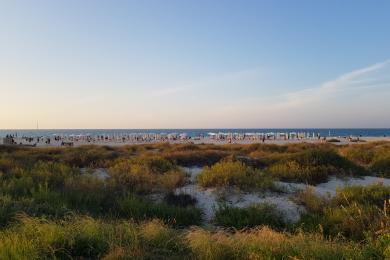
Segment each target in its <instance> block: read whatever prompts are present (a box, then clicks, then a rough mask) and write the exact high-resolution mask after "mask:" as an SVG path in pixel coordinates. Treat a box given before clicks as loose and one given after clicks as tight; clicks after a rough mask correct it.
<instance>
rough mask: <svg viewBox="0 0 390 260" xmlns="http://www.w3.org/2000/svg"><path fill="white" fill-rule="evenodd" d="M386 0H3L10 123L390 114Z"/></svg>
mask: <svg viewBox="0 0 390 260" xmlns="http://www.w3.org/2000/svg"><path fill="white" fill-rule="evenodd" d="M38 2H39V3H38ZM388 10H390V2H388V1H377V2H376V3H375V4H374V3H372V2H370V1H363V0H362V1H352V0H349V1H348V0H347V1H343V2H339V1H335V0H334V1H324V2H322V3H321V2H317V3H314V2H312V1H306V0H302V1H297V2H296V1H294V3H293V2H291V3H289V2H284V3H283V2H279V3H278V2H273V1H251V0H247V1H239V2H233V1H227V0H226V1H225V0H222V1H220V2H219V1H215V2H214V1H202V0H201V1H175V0H167V1H112V2H111V1H91V0H87V1H76V0H70V1H44V0H41V1H27V0H25V1H22V0H15V1H5V2H4V3H2V8H1V9H0V97H1V101H0V129H36V125H37V122H38V123H39V128H40V129H114V128H116V129H150V128H156V129H178V128H186V129H199V128H210V129H213V128H390V112H389V111H390V101H389V100H390V47H389V46H390V31H389V28H390V16H388V13H387V11H388Z"/></svg>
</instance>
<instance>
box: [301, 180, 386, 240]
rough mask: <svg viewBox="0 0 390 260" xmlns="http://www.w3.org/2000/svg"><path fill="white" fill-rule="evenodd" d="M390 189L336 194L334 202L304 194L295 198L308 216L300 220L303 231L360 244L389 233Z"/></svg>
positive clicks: (358, 189) (360, 189)
mask: <svg viewBox="0 0 390 260" xmlns="http://www.w3.org/2000/svg"><path fill="white" fill-rule="evenodd" d="M389 198H390V187H385V186H383V185H382V184H373V185H370V186H367V187H360V186H352V187H345V188H343V189H339V190H337V194H336V196H335V197H333V198H329V199H324V198H322V197H319V196H317V195H315V194H314V193H313V192H312V191H310V190H306V191H304V192H302V193H301V194H299V195H298V196H297V200H298V202H300V203H301V204H303V205H305V206H306V208H307V210H308V214H306V215H304V216H303V217H302V219H301V221H300V222H301V225H302V226H303V227H304V229H305V230H316V229H318V227H321V230H322V231H323V232H324V233H325V234H326V235H331V236H337V235H340V234H341V235H342V236H344V237H347V238H350V239H353V240H363V239H366V238H367V237H377V235H378V234H382V233H387V232H389V231H390V217H389V214H390V207H389V205H388V204H389V203H390V201H389Z"/></svg>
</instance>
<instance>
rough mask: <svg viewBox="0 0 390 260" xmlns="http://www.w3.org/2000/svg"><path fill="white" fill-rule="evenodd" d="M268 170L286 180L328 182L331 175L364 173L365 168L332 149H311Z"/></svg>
mask: <svg viewBox="0 0 390 260" xmlns="http://www.w3.org/2000/svg"><path fill="white" fill-rule="evenodd" d="M268 172H269V173H270V174H272V175H273V176H275V177H277V178H280V179H281V180H285V181H295V182H304V183H310V184H315V183H321V182H326V181H327V179H328V176H329V175H337V176H345V175H362V174H364V173H365V171H364V169H363V168H361V167H359V166H357V165H354V164H353V163H352V162H350V161H349V160H347V159H345V158H344V157H342V156H340V155H339V154H338V153H337V152H336V151H334V150H331V149H309V150H306V151H304V152H300V153H298V154H295V155H293V156H291V157H290V158H289V159H286V160H283V161H280V162H278V163H276V164H274V165H272V166H271V167H270V168H269V169H268Z"/></svg>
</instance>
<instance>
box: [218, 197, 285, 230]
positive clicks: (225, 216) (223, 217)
mask: <svg viewBox="0 0 390 260" xmlns="http://www.w3.org/2000/svg"><path fill="white" fill-rule="evenodd" d="M214 221H215V223H216V224H217V225H218V226H223V227H234V228H236V229H243V228H251V227H255V226H259V225H266V226H270V227H272V228H276V229H280V228H283V227H284V226H285V223H284V221H283V219H282V216H281V213H280V212H279V211H278V210H277V209H276V208H275V206H274V205H271V204H267V203H262V204H255V205H251V206H249V207H247V208H236V207H231V206H227V205H220V207H219V208H218V210H217V211H216V213H215V219H214Z"/></svg>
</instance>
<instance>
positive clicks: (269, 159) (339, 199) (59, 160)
mask: <svg viewBox="0 0 390 260" xmlns="http://www.w3.org/2000/svg"><path fill="white" fill-rule="evenodd" d="M389 154H390V144H389V143H384V142H380V143H365V144H356V145H348V146H335V145H332V144H321V145H319V144H291V145H266V144H255V145H170V144H151V145H137V146H122V147H106V146H84V147H74V148H42V149H41V148H40V149H34V148H25V147H19V146H18V147H10V146H0V259H167V258H173V259H385V258H386V257H387V258H390V235H389V234H390V221H389V216H390V205H389V204H390V201H389V199H390V190H389V189H390V188H389V187H385V186H384V185H380V184H376V185H371V186H367V187H348V188H344V189H339V190H337V193H336V196H335V197H333V198H322V197H318V196H316V195H315V194H314V193H313V191H310V190H307V191H303V192H301V193H299V194H296V196H295V198H296V200H297V202H298V203H301V204H302V205H303V206H305V207H306V209H307V214H305V215H303V216H302V218H301V221H300V222H299V223H298V224H297V225H295V226H291V225H285V223H283V221H282V220H281V218H280V212H278V211H277V210H276V209H275V208H274V207H273V206H270V205H253V206H250V207H247V208H240V209H238V208H233V207H227V206H222V207H220V208H218V210H217V214H216V216H215V219H214V221H215V222H214V223H213V224H215V225H216V226H219V228H216V227H215V226H207V228H206V227H199V226H202V225H203V223H202V222H201V217H202V212H201V211H200V210H199V209H197V208H196V207H194V206H193V201H192V199H191V198H189V197H184V196H183V197H180V196H178V197H176V196H172V195H170V194H172V191H173V190H174V189H175V188H176V187H179V186H181V185H183V184H184V183H185V182H186V181H187V180H186V176H185V174H184V172H183V170H182V169H181V168H180V167H179V165H181V166H192V165H200V166H202V165H208V167H205V168H204V170H203V172H202V173H201V174H200V175H199V178H198V182H199V184H200V185H202V186H203V187H216V188H230V187H233V188H238V189H241V190H244V191H251V190H256V191H259V192H261V191H266V190H268V189H273V188H274V180H275V179H282V180H288V181H295V182H305V183H319V182H323V181H326V180H327V178H328V177H329V176H350V175H352V176H359V175H377V176H389V175H388V174H389V169H390V164H389V161H390V160H389V159H390V157H389ZM96 167H103V168H106V169H108V172H109V174H110V175H111V177H109V178H108V179H106V180H100V179H98V178H96V177H94V176H92V175H89V174H83V173H82V171H81V170H80V168H96ZM225 190H229V189H225ZM150 194H152V195H153V197H159V198H161V200H154V201H152V200H151V199H150V197H149V195H150ZM164 198H165V200H166V201H167V202H169V203H170V204H169V205H168V204H167V203H166V202H164ZM195 206H196V204H195ZM265 226H268V227H265ZM220 228H226V229H220ZM271 228H272V229H271ZM241 229H243V230H241ZM237 230H240V231H237Z"/></svg>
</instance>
